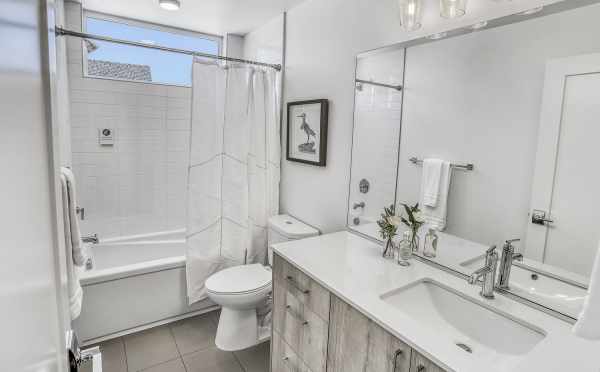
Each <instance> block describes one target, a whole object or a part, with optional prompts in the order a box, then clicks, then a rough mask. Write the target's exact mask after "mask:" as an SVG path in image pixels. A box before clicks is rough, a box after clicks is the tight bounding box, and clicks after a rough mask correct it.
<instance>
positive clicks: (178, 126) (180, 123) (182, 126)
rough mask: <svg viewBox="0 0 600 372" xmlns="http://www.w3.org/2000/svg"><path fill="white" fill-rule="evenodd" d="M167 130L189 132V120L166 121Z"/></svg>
mask: <svg viewBox="0 0 600 372" xmlns="http://www.w3.org/2000/svg"><path fill="white" fill-rule="evenodd" d="M167 129H168V130H181V131H188V132H189V130H190V120H189V119H167Z"/></svg>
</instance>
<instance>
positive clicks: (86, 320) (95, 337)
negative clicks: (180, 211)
mask: <svg viewBox="0 0 600 372" xmlns="http://www.w3.org/2000/svg"><path fill="white" fill-rule="evenodd" d="M184 234H185V231H184V230H175V231H167V232H161V233H153V234H146V235H138V236H130V237H124V238H118V239H106V240H101V241H100V244H97V245H93V246H91V247H90V249H89V251H90V252H89V256H90V259H91V268H88V269H86V270H85V271H82V272H81V273H80V281H81V286H82V288H83V306H82V310H81V315H80V316H79V318H77V319H76V320H75V322H74V328H75V330H76V332H77V335H78V337H79V339H80V340H82V341H83V344H84V345H89V344H93V343H97V342H101V341H104V340H107V339H110V338H114V337H119V336H123V335H126V334H128V333H132V332H137V331H140V330H143V329H146V328H150V327H154V326H157V325H161V324H165V323H169V322H172V321H175V320H178V319H182V318H185V317H189V316H194V315H197V314H201V313H204V312H208V311H212V310H214V309H216V308H217V306H215V304H214V303H212V302H211V301H210V300H205V301H200V302H198V303H195V304H193V305H192V306H188V304H187V295H186V280H185V240H184ZM87 266H90V265H87Z"/></svg>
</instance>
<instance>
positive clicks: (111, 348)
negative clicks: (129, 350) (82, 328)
mask: <svg viewBox="0 0 600 372" xmlns="http://www.w3.org/2000/svg"><path fill="white" fill-rule="evenodd" d="M100 352H101V353H102V371H106V372H127V361H126V357H125V345H123V339H122V338H120V337H119V338H115V339H113V340H109V341H106V342H103V343H102V344H100Z"/></svg>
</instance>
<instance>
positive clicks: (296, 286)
mask: <svg viewBox="0 0 600 372" xmlns="http://www.w3.org/2000/svg"><path fill="white" fill-rule="evenodd" d="M273 282H279V283H280V284H281V285H284V286H285V287H286V289H287V290H288V291H289V292H290V293H291V294H292V295H294V296H295V297H296V298H297V299H298V300H299V301H300V302H302V303H303V304H304V306H305V307H307V308H309V309H310V310H311V311H313V312H314V313H315V314H317V315H318V316H320V317H321V318H322V319H323V320H325V321H326V322H329V291H327V290H326V289H325V288H323V287H322V286H321V285H320V284H318V283H317V282H315V281H314V280H312V279H311V278H310V277H308V275H306V274H304V273H303V272H301V271H300V270H298V269H297V268H295V267H294V266H292V265H291V264H290V263H288V262H287V261H285V260H284V259H282V258H281V257H279V256H278V255H277V254H274V255H273Z"/></svg>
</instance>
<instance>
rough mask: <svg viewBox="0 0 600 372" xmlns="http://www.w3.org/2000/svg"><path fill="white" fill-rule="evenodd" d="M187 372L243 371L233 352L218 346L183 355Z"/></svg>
mask: <svg viewBox="0 0 600 372" xmlns="http://www.w3.org/2000/svg"><path fill="white" fill-rule="evenodd" d="M183 362H184V363H185V368H186V369H187V372H243V370H242V367H241V366H240V364H239V363H238V361H237V360H236V359H235V357H234V356H233V353H232V352H227V351H221V350H219V349H217V348H216V347H213V348H210V349H206V350H201V351H197V352H195V353H192V354H187V355H184V356H183Z"/></svg>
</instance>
